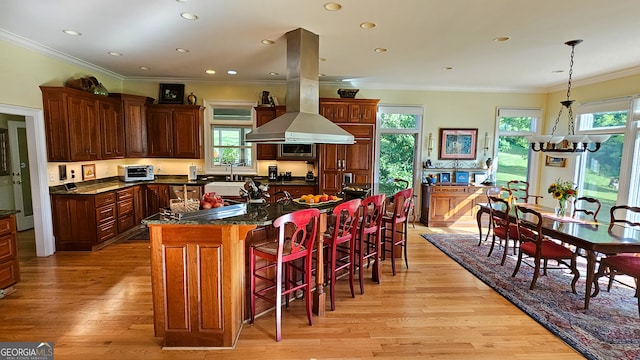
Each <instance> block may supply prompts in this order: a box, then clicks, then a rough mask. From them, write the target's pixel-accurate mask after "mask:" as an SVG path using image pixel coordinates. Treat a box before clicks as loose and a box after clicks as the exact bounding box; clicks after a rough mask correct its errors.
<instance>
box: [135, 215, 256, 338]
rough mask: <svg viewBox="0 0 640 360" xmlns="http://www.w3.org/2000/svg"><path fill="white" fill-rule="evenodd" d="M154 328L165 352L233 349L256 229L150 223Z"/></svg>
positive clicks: (242, 315)
mask: <svg viewBox="0 0 640 360" xmlns="http://www.w3.org/2000/svg"><path fill="white" fill-rule="evenodd" d="M148 226H149V233H150V243H151V273H152V274H151V286H152V292H153V311H154V329H155V335H156V336H157V337H162V338H163V339H164V346H166V347H184V346H193V347H233V346H234V344H235V341H236V339H237V335H238V334H239V332H240V330H241V329H242V323H243V319H244V306H245V301H244V300H245V299H244V294H245V292H244V289H245V274H244V268H245V256H244V251H245V241H244V239H245V237H246V235H247V232H249V231H250V230H251V229H253V228H254V227H255V226H254V225H209V224H201V225H180V224H166V225H161V224H148Z"/></svg>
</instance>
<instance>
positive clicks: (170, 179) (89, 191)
mask: <svg viewBox="0 0 640 360" xmlns="http://www.w3.org/2000/svg"><path fill="white" fill-rule="evenodd" d="M253 179H254V181H259V182H261V183H263V184H267V185H269V186H276V185H279V186H315V185H317V182H315V181H314V182H307V181H305V180H304V177H301V178H295V177H294V178H293V179H292V180H290V181H278V182H276V181H268V180H267V178H266V177H264V178H263V177H260V176H256V177H253ZM214 181H224V176H220V175H209V176H199V177H198V179H197V180H192V181H189V180H187V176H186V175H175V176H172V175H156V178H155V180H153V181H136V182H123V181H120V180H118V178H117V177H113V178H107V179H101V180H98V181H95V182H88V183H86V184H84V183H78V184H77V186H78V188H77V189H76V190H66V189H65V188H64V186H62V185H60V186H52V187H50V188H49V194H51V195H97V194H101V193H105V192H109V191H114V190H121V189H126V188H128V187H131V186H137V185H146V184H166V185H187V186H199V185H200V186H203V185H206V184H208V183H210V182H214Z"/></svg>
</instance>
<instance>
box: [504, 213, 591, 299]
mask: <svg viewBox="0 0 640 360" xmlns="http://www.w3.org/2000/svg"><path fill="white" fill-rule="evenodd" d="M516 225H517V228H518V237H517V239H518V242H519V249H520V251H519V252H518V262H517V263H516V267H515V269H514V270H513V274H512V275H511V276H512V277H515V276H516V274H517V273H518V270H520V265H521V264H522V258H523V256H524V255H527V256H528V257H531V258H533V261H534V265H533V268H534V272H533V279H532V280H531V286H530V287H529V290H533V289H534V287H535V285H536V281H537V280H538V276H539V275H540V267H541V262H542V261H544V262H545V263H546V262H547V261H548V260H556V261H557V262H558V265H560V264H563V265H565V266H567V267H568V268H569V269H570V270H571V272H572V273H573V280H572V281H571V291H572V292H573V293H574V294H576V283H577V282H578V278H579V277H580V273H579V272H578V269H577V268H576V263H577V262H576V256H577V255H576V254H575V253H574V252H573V251H571V250H570V249H568V248H566V247H564V246H562V245H560V244H558V243H556V242H554V241H552V240H551V239H549V238H546V237H545V236H544V235H543V233H542V215H541V214H540V213H539V212H537V211H536V210H534V209H532V208H530V207H524V206H520V205H516ZM525 229H528V230H530V231H531V233H529V232H528V231H526V230H525ZM530 234H531V235H533V236H531V235H530ZM567 260H571V262H570V263H567V262H566V261H567ZM549 269H550V268H549ZM546 274H547V267H546V266H545V267H544V275H546Z"/></svg>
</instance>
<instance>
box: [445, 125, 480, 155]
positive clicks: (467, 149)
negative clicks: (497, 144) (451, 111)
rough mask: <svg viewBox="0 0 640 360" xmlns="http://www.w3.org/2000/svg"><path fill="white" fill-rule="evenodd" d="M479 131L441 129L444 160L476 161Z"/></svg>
mask: <svg viewBox="0 0 640 360" xmlns="http://www.w3.org/2000/svg"><path fill="white" fill-rule="evenodd" d="M477 142H478V129H440V154H439V157H438V158H439V159H443V160H457V159H463V160H475V159H476V148H477Z"/></svg>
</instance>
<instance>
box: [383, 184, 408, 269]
mask: <svg viewBox="0 0 640 360" xmlns="http://www.w3.org/2000/svg"><path fill="white" fill-rule="evenodd" d="M412 195H413V189H412V188H408V189H404V190H400V191H398V192H397V193H395V194H394V195H393V211H392V212H388V211H387V213H386V214H385V215H383V216H382V258H383V259H385V258H386V253H387V252H389V253H391V271H392V273H393V276H395V275H396V255H395V249H396V247H397V246H400V247H401V248H403V252H404V263H405V265H406V267H407V269H408V268H409V260H408V258H407V232H408V226H407V223H408V218H409V217H408V214H409V210H410V209H411V203H412ZM387 245H388V247H389V248H387Z"/></svg>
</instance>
